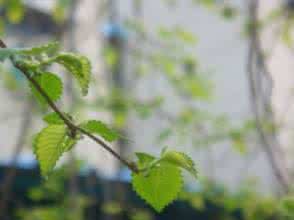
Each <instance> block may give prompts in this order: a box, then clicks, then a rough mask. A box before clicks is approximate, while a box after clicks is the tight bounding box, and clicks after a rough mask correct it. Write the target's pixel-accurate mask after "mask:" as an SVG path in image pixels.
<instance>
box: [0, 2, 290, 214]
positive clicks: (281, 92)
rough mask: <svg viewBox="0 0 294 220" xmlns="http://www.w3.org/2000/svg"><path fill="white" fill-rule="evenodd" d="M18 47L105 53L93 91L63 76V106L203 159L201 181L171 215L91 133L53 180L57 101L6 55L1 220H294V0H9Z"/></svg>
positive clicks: (125, 147) (138, 145)
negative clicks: (32, 85) (287, 205)
mask: <svg viewBox="0 0 294 220" xmlns="http://www.w3.org/2000/svg"><path fill="white" fill-rule="evenodd" d="M0 16H1V19H0V33H1V38H2V39H4V40H5V42H6V43H7V44H8V46H9V47H29V46H34V45H38V44H42V43H47V42H49V41H59V42H61V45H62V49H63V50H64V51H72V52H78V53H81V54H83V55H86V56H87V57H89V58H90V60H91V62H92V75H93V78H92V81H91V85H90V91H89V95H88V96H87V97H86V98H82V97H81V96H80V95H79V92H78V91H77V88H76V84H75V83H73V82H72V80H71V78H70V77H69V76H68V75H67V74H64V70H63V69H58V68H55V70H56V71H58V73H59V74H60V75H61V76H62V78H63V82H64V89H65V94H64V95H63V99H62V100H63V101H62V102H59V103H58V105H59V106H60V107H62V109H63V110H64V111H65V112H71V113H72V114H73V115H74V116H75V118H77V119H79V120H82V119H85V118H89V117H92V118H94V117H95V118H98V119H101V120H103V121H105V122H108V123H109V124H110V125H111V127H113V128H114V129H116V130H117V131H119V132H120V134H121V136H122V138H121V139H120V140H119V141H117V142H116V143H115V144H114V145H113V148H114V149H115V150H116V151H117V152H119V153H120V154H121V155H123V156H124V157H126V158H129V159H134V158H133V155H134V152H137V151H145V152H148V153H153V154H155V155H156V154H159V153H160V151H161V149H162V148H163V147H164V146H168V147H169V148H170V149H175V150H180V151H183V152H185V153H187V154H188V155H190V156H191V157H192V158H193V160H194V161H195V163H196V165H197V168H198V172H199V178H198V179H197V180H196V181H195V179H193V178H191V177H189V176H188V175H187V176H185V179H186V180H187V181H186V185H185V190H184V191H183V192H182V193H181V194H180V196H179V199H178V200H177V201H176V202H174V203H172V204H171V205H170V206H168V207H167V208H166V209H165V210H164V211H163V213H161V214H158V213H155V212H154V211H153V210H152V209H150V208H149V207H148V206H147V205H146V204H145V203H144V202H143V201H142V200H141V199H140V198H138V197H137V196H136V195H135V193H134V192H133V191H132V189H131V187H130V185H129V181H130V172H129V171H128V169H127V168H126V167H124V166H123V165H122V164H120V163H119V162H118V161H117V160H116V159H114V158H113V157H112V155H110V154H109V153H108V152H106V151H104V150H103V149H102V148H100V147H99V146H97V145H96V144H95V143H93V142H92V141H90V140H86V139H85V140H83V141H82V143H81V144H79V145H77V146H76V148H75V149H74V150H73V152H72V153H68V154H65V155H64V157H63V158H62V160H61V161H60V162H59V163H58V166H57V168H56V171H55V172H54V173H53V174H52V177H50V178H49V180H48V181H44V180H43V179H42V178H41V177H40V175H39V168H38V164H37V162H36V159H35V156H34V154H33V152H32V138H33V134H35V133H36V132H37V131H39V130H40V128H42V126H43V122H42V115H44V113H46V112H48V109H44V108H43V107H41V106H39V105H38V103H37V102H36V101H35V100H34V99H33V98H32V96H31V93H30V89H29V86H28V85H27V82H26V81H25V79H24V78H23V77H22V75H21V74H20V73H19V72H18V71H17V70H16V69H14V68H13V67H11V65H9V63H5V64H3V65H1V66H0V69H1V74H0V78H1V81H0V83H1V86H0V100H1V107H0V122H1V123H0V140H1V142H0V143H1V146H0V193H1V194H0V219H1V220H2V219H3V220H8V219H9V220H11V219H24V220H27V219H29V220H47V219H48V220H51V219H56V220H67V219H74V220H83V219H86V220H92V219H131V220H152V219H169V220H171V219H181V218H182V219H187V220H188V219H193V220H194V219H201V220H243V219H244V220H276V219H294V216H293V215H292V216H290V215H289V213H288V214H287V213H286V214H285V212H283V210H282V208H281V207H280V205H279V198H281V196H285V195H289V194H291V192H292V186H291V185H292V183H293V174H294V172H293V171H294V167H293V157H294V148H293V146H292V144H293V129H292V126H293V125H292V123H293V122H292V120H293V119H294V118H293V116H292V114H293V112H294V109H293V105H292V104H293V99H294V93H293V92H294V90H293V85H294V84H293V81H294V76H293V69H294V68H293V67H294V66H293V65H294V63H293V52H294V50H293V49H294V47H293V46H294V38H293V25H294V1H293V0H182V1H179V0H148V1H147V0H123V1H122V0H120V1H119V0H0Z"/></svg>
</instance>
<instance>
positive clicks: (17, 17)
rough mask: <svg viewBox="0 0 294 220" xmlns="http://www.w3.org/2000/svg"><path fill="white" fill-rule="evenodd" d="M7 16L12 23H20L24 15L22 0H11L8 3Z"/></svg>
mask: <svg viewBox="0 0 294 220" xmlns="http://www.w3.org/2000/svg"><path fill="white" fill-rule="evenodd" d="M6 16H7V18H8V20H9V21H10V22H11V23H14V24H17V23H19V22H20V21H21V20H22V18H23V16H24V6H23V3H22V1H21V0H10V1H9V2H8V4H7V10H6Z"/></svg>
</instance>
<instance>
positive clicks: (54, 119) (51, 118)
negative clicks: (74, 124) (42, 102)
mask: <svg viewBox="0 0 294 220" xmlns="http://www.w3.org/2000/svg"><path fill="white" fill-rule="evenodd" d="M43 120H44V121H45V122H47V123H48V124H64V122H63V120H62V119H61V118H60V117H59V115H58V114H57V113H55V112H52V113H49V114H47V115H45V116H44V117H43Z"/></svg>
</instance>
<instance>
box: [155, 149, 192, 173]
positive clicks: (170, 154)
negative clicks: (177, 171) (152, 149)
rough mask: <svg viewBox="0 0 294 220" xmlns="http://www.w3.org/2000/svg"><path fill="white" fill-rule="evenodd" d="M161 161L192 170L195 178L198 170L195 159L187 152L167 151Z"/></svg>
mask: <svg viewBox="0 0 294 220" xmlns="http://www.w3.org/2000/svg"><path fill="white" fill-rule="evenodd" d="M161 161H165V162H168V163H170V164H173V165H176V166H178V167H180V168H183V169H185V170H187V171H188V172H190V173H191V174H192V175H193V176H194V177H195V178H196V177H197V170H196V168H195V164H194V162H193V160H192V159H191V158H190V157H189V156H188V155H186V154H184V153H182V152H178V151H165V152H164V153H163V154H162V156H161Z"/></svg>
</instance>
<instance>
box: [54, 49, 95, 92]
mask: <svg viewBox="0 0 294 220" xmlns="http://www.w3.org/2000/svg"><path fill="white" fill-rule="evenodd" d="M54 61H55V62H57V63H59V64H61V65H63V66H64V67H65V68H66V69H67V70H68V71H69V72H70V73H72V74H73V76H74V77H75V78H76V80H77V81H78V83H79V85H80V87H81V89H82V93H83V95H87V93H88V87H89V82H90V76H91V65H90V61H89V60H88V58H87V57H85V56H81V55H76V54H72V53H62V54H59V55H58V56H56V57H55V58H54Z"/></svg>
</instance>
